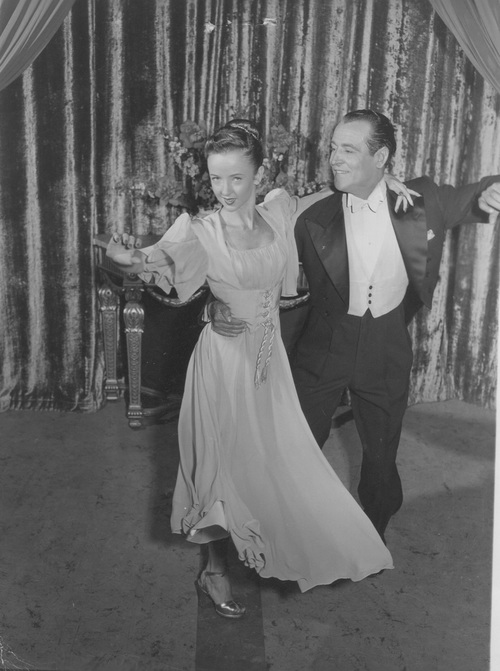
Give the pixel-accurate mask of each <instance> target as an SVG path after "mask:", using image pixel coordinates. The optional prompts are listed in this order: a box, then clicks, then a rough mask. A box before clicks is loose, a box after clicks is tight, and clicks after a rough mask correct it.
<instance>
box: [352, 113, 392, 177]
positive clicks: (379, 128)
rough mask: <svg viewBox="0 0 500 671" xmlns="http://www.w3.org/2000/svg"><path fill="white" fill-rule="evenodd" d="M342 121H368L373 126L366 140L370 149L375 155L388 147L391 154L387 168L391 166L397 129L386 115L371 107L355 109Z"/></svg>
mask: <svg viewBox="0 0 500 671" xmlns="http://www.w3.org/2000/svg"><path fill="white" fill-rule="evenodd" d="M342 121H343V123H349V122H351V121H368V123H369V124H370V126H371V128H372V132H371V134H370V137H369V138H367V140H366V144H367V145H368V150H369V152H370V154H371V155H372V156H373V154H375V152H376V151H378V150H379V149H381V148H382V147H387V149H388V150H389V156H388V158H387V162H386V164H385V165H386V167H387V168H390V167H391V165H392V159H393V156H394V154H395V153H396V130H395V128H394V126H393V125H392V123H391V121H390V120H389V119H388V118H387V117H386V116H384V115H383V114H380V113H379V112H375V111H374V110H369V109H366V110H355V111H354V112H348V113H347V114H345V115H344V117H343V119H342Z"/></svg>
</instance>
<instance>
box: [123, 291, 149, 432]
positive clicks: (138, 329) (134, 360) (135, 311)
mask: <svg viewBox="0 0 500 671" xmlns="http://www.w3.org/2000/svg"><path fill="white" fill-rule="evenodd" d="M141 294H142V290H141V289H139V288H137V287H128V288H127V289H126V290H125V298H126V301H127V302H126V304H125V308H124V310H123V321H124V322H125V335H126V339H127V360H128V392H129V405H128V409H127V417H128V420H129V421H128V423H129V426H130V427H131V428H132V429H140V428H141V427H142V418H143V416H144V413H143V410H142V404H141V344H142V334H143V332H144V308H143V307H142V305H141V304H140V300H141Z"/></svg>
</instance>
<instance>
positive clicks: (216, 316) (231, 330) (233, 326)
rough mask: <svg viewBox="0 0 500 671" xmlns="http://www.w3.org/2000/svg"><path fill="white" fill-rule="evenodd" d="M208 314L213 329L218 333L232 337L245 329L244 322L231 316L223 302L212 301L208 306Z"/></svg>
mask: <svg viewBox="0 0 500 671" xmlns="http://www.w3.org/2000/svg"><path fill="white" fill-rule="evenodd" d="M208 314H209V316H210V321H211V322H212V328H213V330H214V331H215V332H216V333H218V334H219V335H222V336H226V337H228V338H234V337H235V336H238V335H240V334H241V333H243V332H244V331H246V328H247V325H246V323H245V322H243V321H241V320H240V319H235V318H234V317H232V316H231V310H230V309H229V307H228V306H227V305H226V304H225V303H221V302H220V301H212V303H210V305H209V306H208Z"/></svg>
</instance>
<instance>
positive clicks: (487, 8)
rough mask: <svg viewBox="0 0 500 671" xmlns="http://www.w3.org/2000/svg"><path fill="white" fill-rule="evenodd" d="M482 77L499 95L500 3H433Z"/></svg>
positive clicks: (496, 0)
mask: <svg viewBox="0 0 500 671" xmlns="http://www.w3.org/2000/svg"><path fill="white" fill-rule="evenodd" d="M430 2H431V4H432V6H433V7H434V9H435V10H436V12H437V13H438V14H439V16H440V17H441V18H442V19H443V21H444V22H445V24H446V25H447V26H448V28H449V29H450V30H451V32H452V33H453V34H454V35H455V37H456V38H457V40H458V43H459V44H460V46H461V47H462V49H463V50H464V51H465V53H466V54H467V56H468V57H469V58H470V60H471V61H472V63H473V64H474V66H475V67H476V68H477V69H478V71H479V72H480V73H481V74H482V75H483V77H484V78H485V79H486V80H487V81H488V82H489V83H490V84H491V85H492V86H493V87H494V88H495V89H496V91H498V92H500V2H499V0H430Z"/></svg>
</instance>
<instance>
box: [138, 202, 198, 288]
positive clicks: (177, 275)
mask: <svg viewBox="0 0 500 671" xmlns="http://www.w3.org/2000/svg"><path fill="white" fill-rule="evenodd" d="M141 252H142V253H143V254H145V256H146V259H145V262H144V271H143V272H142V273H140V277H141V278H142V279H143V280H144V281H146V282H151V281H153V282H154V283H155V284H156V285H157V286H159V287H160V288H161V289H163V291H165V293H170V291H171V290H172V288H173V287H175V289H176V291H177V295H178V296H179V298H180V300H181V301H186V300H187V299H188V298H190V297H191V296H192V295H193V294H194V293H195V291H197V289H199V288H200V287H201V286H202V285H203V284H204V283H205V280H206V278H207V271H208V257H207V253H206V251H205V249H204V247H203V246H202V244H201V242H200V241H199V239H198V238H197V236H196V234H195V232H194V230H193V226H192V224H191V217H190V216H189V214H187V213H184V214H181V215H180V216H179V217H177V219H176V220H175V222H174V223H173V224H172V226H171V227H170V228H169V229H168V231H167V232H166V233H165V234H164V235H163V237H162V238H161V240H159V241H158V242H157V243H156V244H155V245H152V246H151V247H145V248H144V249H141Z"/></svg>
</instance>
